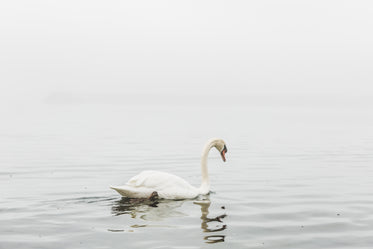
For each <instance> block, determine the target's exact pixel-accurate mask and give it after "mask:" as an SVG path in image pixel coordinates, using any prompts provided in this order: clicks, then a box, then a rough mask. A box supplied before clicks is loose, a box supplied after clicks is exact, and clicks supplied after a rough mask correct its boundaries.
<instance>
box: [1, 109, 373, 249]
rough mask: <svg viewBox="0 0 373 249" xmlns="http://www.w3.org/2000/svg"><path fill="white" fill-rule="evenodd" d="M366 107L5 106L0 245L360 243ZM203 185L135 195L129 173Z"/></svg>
mask: <svg viewBox="0 0 373 249" xmlns="http://www.w3.org/2000/svg"><path fill="white" fill-rule="evenodd" d="M371 110H372V105H364V106H359V105H355V106H349V105H341V106H338V105H325V106H324V105H316V106H315V107H312V105H299V106H298V105H295V106H292V105H280V106H277V105H276V104H273V105H259V106H256V105H252V104H249V105H240V104H239V103H236V104H234V105H232V106H225V105H224V104H222V103H220V104H217V105H216V106H214V105H203V106H199V105H192V106H185V105H178V106H174V107H167V105H164V104H162V103H158V104H157V105H139V104H138V105H137V106H136V107H133V106H129V105H128V104H123V105H121V104H115V103H112V104H92V103H88V104H84V103H83V104H72V105H64V104H58V103H57V104H45V105H41V106H39V107H38V108H36V110H27V109H21V110H18V111H17V112H16V113H13V112H12V113H8V114H6V115H7V116H6V118H5V119H4V122H3V126H2V130H1V134H0V138H1V139H0V151H1V157H0V195H1V196H0V248H4V249H5V248H371V247H372V245H373V236H372V234H373V195H372V189H373V167H372V163H373V154H372V151H373V130H372V127H373V114H372V113H373V112H372V111H371ZM210 137H221V138H223V139H225V140H226V143H227V146H228V150H229V151H228V154H227V162H226V163H223V162H222V161H221V159H220V156H219V155H218V153H217V152H215V151H211V153H210V159H209V171H210V175H211V176H210V179H211V182H212V190H213V192H212V193H211V194H210V195H209V196H203V197H200V198H199V199H197V200H183V201H162V200H160V201H159V202H157V203H149V202H148V203H138V202H133V201H131V200H128V199H125V198H123V199H122V198H121V197H120V196H119V195H118V194H117V193H116V192H114V191H113V190H111V189H109V186H110V185H118V184H122V183H125V182H126V181H127V180H128V179H129V178H130V177H131V176H133V175H135V174H136V173H138V172H140V171H141V170H146V169H153V170H162V171H167V172H171V173H174V174H177V175H179V176H182V177H183V178H185V179H187V180H188V181H190V182H191V183H193V184H195V185H199V183H200V154H201V150H202V147H203V145H204V143H205V142H206V140H207V139H209V138H210Z"/></svg>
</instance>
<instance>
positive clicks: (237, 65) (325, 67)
mask: <svg viewBox="0 0 373 249" xmlns="http://www.w3.org/2000/svg"><path fill="white" fill-rule="evenodd" d="M372 30H373V2H372V1H339V0H338V1H325V0H323V1H318V0H317V1H315V0H312V1H299V0H294V1H277V0H273V1H272V0H268V1H216V0H214V1H175V0H169V1H153V0H151V1H91V0H90V1H76V0H74V1H70V0H66V1H50V0H45V1H38V0H35V1H2V3H1V4H0V54H1V56H0V99H1V100H0V104H1V106H2V108H7V107H6V106H7V105H8V104H10V105H11V104H24V105H27V104H29V103H38V102H42V101H43V99H45V98H47V97H48V96H50V95H51V94H53V93H56V92H57V93H59V92H63V93H73V94H101V93H105V94H111V93H115V94H132V93H136V94H142V93H145V94H166V95H167V94H170V95H175V94H187V95H192V94H199V95H209V94H219V95H224V94H231V95H235V94H241V95H242V94H243V95H244V94H256V93H258V94H272V95H282V94H323V93H327V94H333V95H338V94H342V95H350V94H352V95H373V87H372V84H373V74H372V69H373V46H372V45H373V32H372Z"/></svg>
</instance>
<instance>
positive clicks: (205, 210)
mask: <svg viewBox="0 0 373 249" xmlns="http://www.w3.org/2000/svg"><path fill="white" fill-rule="evenodd" d="M194 204H197V205H199V206H201V220H202V222H201V228H202V231H203V232H205V233H212V232H220V231H223V230H225V229H226V228H227V225H225V224H224V222H223V219H224V218H225V217H226V216H227V215H226V214H222V215H219V216H216V217H213V218H209V217H208V214H209V207H210V205H211V202H210V200H204V201H195V202H194ZM210 222H218V225H216V223H214V224H215V225H216V227H215V228H210V227H209V223H210ZM204 239H205V240H206V243H218V242H224V240H225V235H216V234H214V235H208V236H205V237H204Z"/></svg>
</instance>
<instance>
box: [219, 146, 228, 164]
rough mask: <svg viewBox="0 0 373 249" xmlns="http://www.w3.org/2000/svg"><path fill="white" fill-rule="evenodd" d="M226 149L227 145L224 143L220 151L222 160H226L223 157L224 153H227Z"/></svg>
mask: <svg viewBox="0 0 373 249" xmlns="http://www.w3.org/2000/svg"><path fill="white" fill-rule="evenodd" d="M227 151H228V149H227V146H225V145H224V148H223V150H222V151H221V152H220V155H221V159H223V161H224V162H225V161H226V159H225V153H227Z"/></svg>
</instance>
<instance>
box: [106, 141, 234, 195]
mask: <svg viewBox="0 0 373 249" xmlns="http://www.w3.org/2000/svg"><path fill="white" fill-rule="evenodd" d="M213 147H215V148H216V149H217V150H218V151H219V152H220V155H221V158H222V159H223V161H224V162H225V161H226V159H225V153H227V151H228V150H227V146H226V145H225V142H224V141H223V140H222V139H219V138H214V139H210V140H209V141H208V142H207V143H206V145H205V147H204V149H203V153H202V159H201V174H202V183H201V186H200V187H199V188H197V187H194V186H192V185H191V184H189V183H188V182H187V181H185V180H184V179H182V178H181V177H179V176H176V175H173V174H169V173H166V172H161V171H153V170H146V171H142V172H141V173H140V174H138V175H136V176H134V177H132V178H131V179H130V180H129V181H128V182H127V183H126V184H125V185H123V186H110V188H112V189H114V190H116V191H117V192H118V193H119V194H120V195H122V196H124V197H129V198H151V197H152V196H154V195H157V196H158V197H159V198H161V199H171V200H177V199H193V198H195V197H197V196H198V195H206V194H208V193H209V192H210V180H209V176H208V169H207V156H208V154H209V151H210V150H211V149H212V148H213Z"/></svg>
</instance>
